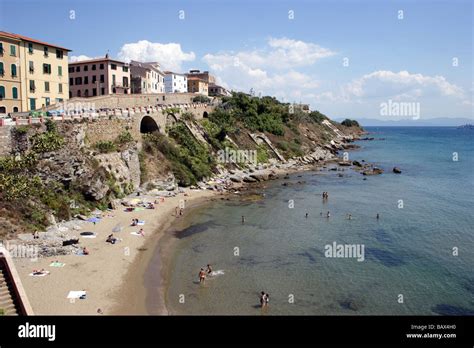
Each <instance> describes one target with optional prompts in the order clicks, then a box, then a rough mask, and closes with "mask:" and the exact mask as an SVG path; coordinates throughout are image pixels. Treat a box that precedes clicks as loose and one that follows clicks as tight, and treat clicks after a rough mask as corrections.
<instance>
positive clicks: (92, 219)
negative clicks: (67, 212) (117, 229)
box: [87, 216, 100, 223]
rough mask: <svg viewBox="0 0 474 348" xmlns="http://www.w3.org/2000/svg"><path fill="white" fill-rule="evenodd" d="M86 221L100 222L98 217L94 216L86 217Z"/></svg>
mask: <svg viewBox="0 0 474 348" xmlns="http://www.w3.org/2000/svg"><path fill="white" fill-rule="evenodd" d="M87 221H89V222H93V223H97V222H100V218H98V217H96V216H94V217H91V218H88V219H87Z"/></svg>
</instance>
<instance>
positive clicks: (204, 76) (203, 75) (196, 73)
mask: <svg viewBox="0 0 474 348" xmlns="http://www.w3.org/2000/svg"><path fill="white" fill-rule="evenodd" d="M186 76H187V77H188V79H189V78H191V77H196V78H199V79H201V80H204V81H206V82H207V84H208V85H215V84H216V78H215V77H214V75H211V74H209V71H203V72H201V71H200V70H189V73H187V74H186Z"/></svg>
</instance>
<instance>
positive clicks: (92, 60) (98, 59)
mask: <svg viewBox="0 0 474 348" xmlns="http://www.w3.org/2000/svg"><path fill="white" fill-rule="evenodd" d="M106 61H110V62H116V63H120V64H125V62H121V61H120V60H116V59H111V58H105V57H104V58H94V59H88V60H80V61H78V62H69V65H73V64H89V63H98V62H106Z"/></svg>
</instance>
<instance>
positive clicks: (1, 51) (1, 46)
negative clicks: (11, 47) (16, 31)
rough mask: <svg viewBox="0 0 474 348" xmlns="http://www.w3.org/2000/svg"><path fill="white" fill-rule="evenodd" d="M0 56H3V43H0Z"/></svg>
mask: <svg viewBox="0 0 474 348" xmlns="http://www.w3.org/2000/svg"><path fill="white" fill-rule="evenodd" d="M0 56H3V42H0Z"/></svg>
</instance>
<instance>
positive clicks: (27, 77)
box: [0, 31, 71, 114]
mask: <svg viewBox="0 0 474 348" xmlns="http://www.w3.org/2000/svg"><path fill="white" fill-rule="evenodd" d="M70 51H71V50H69V49H67V48H64V47H60V46H57V45H53V44H50V43H46V42H42V41H39V40H36V39H32V38H30V37H27V36H23V35H19V34H13V33H7V32H4V31H0V114H5V113H7V114H8V113H11V112H27V111H32V110H36V109H39V108H41V107H44V106H48V105H51V104H55V103H58V102H62V101H63V100H66V99H68V95H69V89H68V69H67V67H68V58H67V57H68V52H70Z"/></svg>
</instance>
